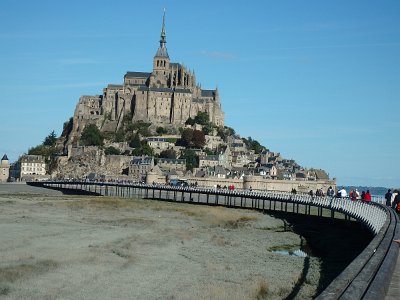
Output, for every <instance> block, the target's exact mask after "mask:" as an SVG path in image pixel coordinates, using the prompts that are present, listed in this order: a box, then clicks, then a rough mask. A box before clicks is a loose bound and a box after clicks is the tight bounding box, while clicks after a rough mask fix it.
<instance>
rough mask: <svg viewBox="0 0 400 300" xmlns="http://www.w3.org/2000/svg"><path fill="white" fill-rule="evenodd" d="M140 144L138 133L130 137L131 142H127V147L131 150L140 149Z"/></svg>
mask: <svg viewBox="0 0 400 300" xmlns="http://www.w3.org/2000/svg"><path fill="white" fill-rule="evenodd" d="M141 145H142V144H141V143H140V136H139V133H136V134H135V135H134V136H132V138H131V140H130V141H129V147H132V148H140V146H141Z"/></svg>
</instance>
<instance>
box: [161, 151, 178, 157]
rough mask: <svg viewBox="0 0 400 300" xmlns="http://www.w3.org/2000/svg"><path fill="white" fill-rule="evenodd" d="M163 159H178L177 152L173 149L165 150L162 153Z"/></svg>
mask: <svg viewBox="0 0 400 300" xmlns="http://www.w3.org/2000/svg"><path fill="white" fill-rule="evenodd" d="M160 157H161V158H176V152H175V151H174V150H173V149H167V150H163V151H161V153H160Z"/></svg>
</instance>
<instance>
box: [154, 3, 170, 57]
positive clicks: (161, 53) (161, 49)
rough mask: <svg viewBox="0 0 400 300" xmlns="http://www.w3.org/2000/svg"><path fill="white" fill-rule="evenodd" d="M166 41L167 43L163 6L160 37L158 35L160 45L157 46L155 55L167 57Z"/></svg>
mask: <svg viewBox="0 0 400 300" xmlns="http://www.w3.org/2000/svg"><path fill="white" fill-rule="evenodd" d="M166 43H167V35H166V34H165V8H164V15H163V22H162V28H161V37H160V47H158V50H157V53H156V56H161V57H168V58H169V56H168V51H167V47H166V45H165V44H166Z"/></svg>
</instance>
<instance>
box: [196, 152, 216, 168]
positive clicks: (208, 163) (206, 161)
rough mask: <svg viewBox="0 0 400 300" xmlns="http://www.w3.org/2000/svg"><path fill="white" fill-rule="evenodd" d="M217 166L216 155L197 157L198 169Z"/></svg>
mask: <svg viewBox="0 0 400 300" xmlns="http://www.w3.org/2000/svg"><path fill="white" fill-rule="evenodd" d="M218 165H219V160H218V155H199V168H204V167H215V166H218Z"/></svg>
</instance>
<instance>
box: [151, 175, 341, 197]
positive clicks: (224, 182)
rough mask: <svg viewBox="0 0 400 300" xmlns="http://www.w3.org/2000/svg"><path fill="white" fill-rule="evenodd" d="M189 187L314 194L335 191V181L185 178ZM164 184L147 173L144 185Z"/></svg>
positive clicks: (246, 177)
mask: <svg viewBox="0 0 400 300" xmlns="http://www.w3.org/2000/svg"><path fill="white" fill-rule="evenodd" d="M185 179H186V180H187V183H188V184H190V185H196V186H199V187H205V188H207V187H208V188H215V187H216V186H217V185H220V186H222V187H224V186H227V187H228V186H230V185H233V186H234V187H235V188H236V189H247V190H250V189H251V190H261V191H279V192H292V190H293V189H295V190H296V191H297V192H299V193H309V192H310V191H311V190H312V191H313V192H314V193H315V191H316V190H317V189H321V190H322V191H324V192H326V191H327V190H328V188H329V187H332V188H333V189H335V190H336V181H335V180H316V181H310V180H277V179H265V178H263V177H262V176H244V177H243V178H242V179H232V178H217V177H207V178H204V177H200V178H199V177H187V178H185ZM153 182H155V183H163V184H164V183H165V182H166V177H165V176H161V175H160V174H157V173H156V172H149V173H147V178H146V183H147V184H152V183H153Z"/></svg>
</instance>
